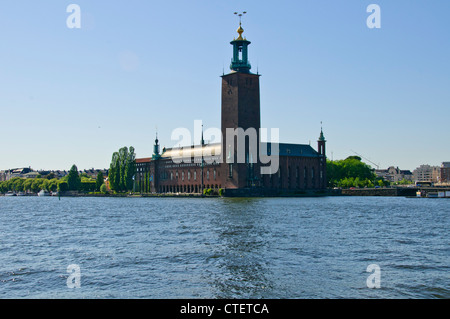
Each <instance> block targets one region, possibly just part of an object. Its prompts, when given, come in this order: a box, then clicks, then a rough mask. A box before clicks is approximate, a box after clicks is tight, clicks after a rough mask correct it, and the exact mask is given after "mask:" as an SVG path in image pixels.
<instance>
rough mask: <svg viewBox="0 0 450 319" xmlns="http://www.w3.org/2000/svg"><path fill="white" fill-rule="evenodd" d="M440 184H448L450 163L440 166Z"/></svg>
mask: <svg viewBox="0 0 450 319" xmlns="http://www.w3.org/2000/svg"><path fill="white" fill-rule="evenodd" d="M441 183H450V162H443V163H442V165H441Z"/></svg>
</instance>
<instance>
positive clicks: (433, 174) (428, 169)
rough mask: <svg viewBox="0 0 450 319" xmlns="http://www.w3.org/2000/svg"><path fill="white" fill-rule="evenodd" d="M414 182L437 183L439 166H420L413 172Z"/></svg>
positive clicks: (439, 177)
mask: <svg viewBox="0 0 450 319" xmlns="http://www.w3.org/2000/svg"><path fill="white" fill-rule="evenodd" d="M413 175H414V181H415V182H431V183H439V182H440V180H441V168H440V167H439V166H430V165H420V166H419V167H417V168H416V169H415V170H414V172H413Z"/></svg>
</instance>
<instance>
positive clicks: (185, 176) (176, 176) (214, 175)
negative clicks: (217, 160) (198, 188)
mask: <svg viewBox="0 0 450 319" xmlns="http://www.w3.org/2000/svg"><path fill="white" fill-rule="evenodd" d="M199 175H200V176H201V173H200V174H199ZM210 175H212V176H210ZM180 176H181V180H182V181H184V180H185V179H187V180H188V181H190V180H191V178H192V179H193V180H194V181H196V180H197V171H193V172H192V174H191V171H187V172H186V174H185V172H184V171H182V172H181V174H179V173H178V171H176V172H175V174H174V173H173V172H170V180H173V179H179V178H180ZM217 176H218V174H217V171H216V169H214V170H213V171H212V174H210V171H209V169H207V170H206V179H207V180H209V179H210V178H211V177H212V178H213V179H214V180H216V178H217ZM166 178H167V173H163V174H162V179H166Z"/></svg>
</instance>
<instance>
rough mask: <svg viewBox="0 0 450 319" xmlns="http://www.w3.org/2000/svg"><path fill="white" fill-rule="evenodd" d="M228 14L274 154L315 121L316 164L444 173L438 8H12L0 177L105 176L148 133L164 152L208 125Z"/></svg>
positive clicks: (227, 48) (446, 111)
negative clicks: (24, 172)
mask: <svg viewBox="0 0 450 319" xmlns="http://www.w3.org/2000/svg"><path fill="white" fill-rule="evenodd" d="M71 3H75V4H78V5H79V6H80V8H81V29H69V28H68V27H67V25H66V20H67V18H68V17H69V15H70V13H67V12H66V8H67V6H68V5H69V4H71ZM372 3H375V4H378V5H379V6H380V8H381V28H380V29H369V28H368V27H367V25H366V20H367V17H368V16H369V15H370V13H367V12H366V8H367V6H368V5H369V4H372ZM235 11H247V12H248V13H247V14H246V15H245V16H244V18H243V20H242V26H243V28H244V30H245V32H244V35H245V36H246V37H247V39H248V40H250V41H251V42H252V44H251V45H250V46H249V60H250V62H251V63H252V67H253V68H252V71H253V72H255V73H256V71H257V68H258V71H259V73H260V74H262V76H261V78H260V81H261V82H260V83H261V124H262V127H266V128H279V129H280V141H281V142H285V143H303V144H307V143H309V142H310V141H311V144H312V145H313V147H314V148H316V147H317V142H316V141H317V138H318V137H319V133H320V122H321V121H322V122H323V130H324V134H325V137H326V139H327V141H328V142H327V156H328V157H329V158H333V159H343V158H345V157H347V156H349V155H355V154H354V153H353V152H357V153H358V154H361V155H363V156H364V157H365V158H367V159H369V160H371V161H372V162H374V163H376V164H379V165H380V168H387V167H388V166H391V165H394V166H399V167H400V168H401V169H410V170H413V169H414V168H416V167H417V166H419V165H420V164H430V165H440V164H441V162H442V161H450V147H449V146H450V129H449V128H450V107H449V106H450V36H449V32H450V19H449V14H450V1H448V0H433V1H425V0H395V1H392V0H370V1H365V0H309V1H300V0H298V1H282V0H279V1H261V0H257V1H256V0H255V1H245V0H242V1H212V0H205V1H195V0H189V1H186V0H176V1H175V0H168V1H144V0H141V1H137V0H127V1H117V0H114V1H92V0H89V1H87V0H71V1H61V0H45V1H34V0H28V1H25V0H15V1H2V2H1V4H0V137H1V138H0V170H1V169H8V168H15V167H28V166H31V167H32V168H33V169H66V170H68V169H69V168H70V166H71V165H72V164H76V165H77V166H78V168H79V169H85V168H92V167H94V168H107V167H109V164H110V160H111V155H112V153H113V152H114V151H116V150H118V149H119V148H120V147H122V146H134V147H135V149H136V154H137V156H138V157H147V156H151V153H152V145H153V141H154V138H155V131H156V128H157V131H158V137H159V139H160V142H161V146H166V147H172V146H173V145H174V143H175V142H176V141H172V140H171V133H172V131H173V130H174V129H176V128H179V127H185V128H188V129H190V130H193V126H194V120H202V121H203V124H204V125H205V128H208V127H220V99H221V97H220V93H221V89H220V88H221V79H220V76H221V75H222V72H223V70H224V69H225V72H228V71H229V64H230V60H231V55H232V46H231V45H230V43H229V42H230V41H231V40H233V38H234V37H236V36H237V33H236V29H237V27H238V19H237V17H236V16H235V15H234V14H233V12H235ZM195 142H196V143H197V142H198V141H195ZM372 166H373V167H374V165H372Z"/></svg>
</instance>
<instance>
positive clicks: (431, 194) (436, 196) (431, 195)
mask: <svg viewBox="0 0 450 319" xmlns="http://www.w3.org/2000/svg"><path fill="white" fill-rule="evenodd" d="M427 197H428V198H438V193H428V194H427Z"/></svg>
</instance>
